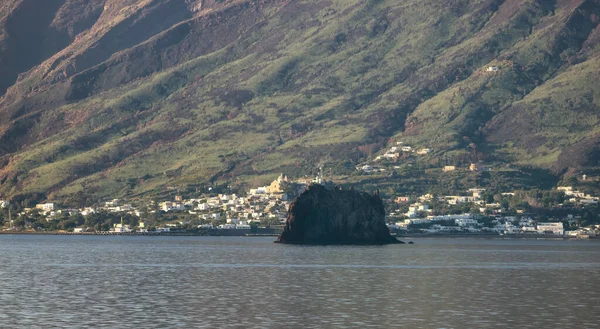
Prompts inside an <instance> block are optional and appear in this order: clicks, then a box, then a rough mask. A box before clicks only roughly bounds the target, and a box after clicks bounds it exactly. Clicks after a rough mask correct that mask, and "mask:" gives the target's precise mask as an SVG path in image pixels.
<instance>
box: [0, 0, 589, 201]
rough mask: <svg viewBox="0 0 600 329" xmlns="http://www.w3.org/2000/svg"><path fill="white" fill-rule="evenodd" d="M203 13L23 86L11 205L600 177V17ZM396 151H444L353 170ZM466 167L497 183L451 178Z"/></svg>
mask: <svg viewBox="0 0 600 329" xmlns="http://www.w3.org/2000/svg"><path fill="white" fill-rule="evenodd" d="M191 3H192V2H185V4H184V3H183V2H182V4H181V5H173V6H156V7H152V6H150V2H149V1H148V2H139V3H138V4H137V5H136V6H128V5H117V6H115V8H110V9H107V12H105V13H103V15H102V16H100V17H99V18H97V21H95V23H89V22H88V23H89V24H88V25H89V26H90V29H89V30H87V31H86V32H83V33H82V34H81V35H80V36H79V37H78V38H74V37H73V38H71V39H69V40H70V41H69V42H71V44H70V45H68V46H66V47H67V48H66V51H65V52H64V54H61V56H55V57H54V58H50V55H48V56H47V59H46V58H45V59H46V60H45V61H41V63H35V62H31V63H30V65H31V66H32V67H34V68H35V69H33V70H30V71H28V72H26V73H25V71H26V70H23V72H21V73H23V75H22V76H21V78H20V80H19V81H18V82H16V83H14V81H12V82H11V83H14V85H13V86H12V87H11V89H10V90H9V91H8V92H7V93H6V94H5V95H4V97H3V98H2V100H1V102H0V114H1V116H2V118H3V119H0V195H2V196H16V195H21V194H27V193H42V194H43V195H44V196H45V197H46V198H48V199H53V200H72V201H73V202H76V200H78V199H81V196H82V195H90V198H91V199H92V200H93V199H96V200H97V199H98V198H101V197H107V196H111V197H122V196H126V197H130V198H133V197H148V196H151V195H159V194H161V193H164V192H165V190H167V187H173V186H174V187H177V188H179V189H185V188H186V186H192V185H193V186H197V185H200V184H207V185H214V186H221V185H222V186H228V185H232V186H234V187H235V188H239V189H242V188H244V187H248V186H256V185H258V184H262V183H265V182H267V181H269V180H272V179H273V177H274V176H276V175H277V174H278V173H279V172H282V171H283V172H286V173H287V174H289V175H290V176H293V177H302V176H304V175H313V174H314V173H315V170H316V169H317V168H318V167H319V166H320V165H324V166H325V167H326V168H330V169H331V175H332V176H334V177H335V179H336V181H339V182H341V183H342V184H358V185H362V186H364V187H365V188H367V189H372V188H375V187H376V186H377V187H380V188H381V189H382V191H384V192H385V193H402V192H407V193H408V192H414V193H418V192H426V191H428V190H432V189H438V190H441V191H448V192H450V191H452V190H458V189H460V188H463V187H473V186H489V185H491V186H492V188H496V187H498V188H501V187H502V188H523V189H528V188H532V187H541V188H547V187H549V186H554V184H556V182H558V180H559V179H560V178H561V177H562V175H563V174H565V175H567V176H569V175H572V174H575V173H577V172H578V171H579V170H584V169H585V170H586V171H589V172H594V170H597V169H598V167H599V165H598V154H600V151H599V148H598V147H597V145H596V141H598V139H599V138H600V137H598V136H600V131H599V128H598V126H599V125H598V122H599V121H600V117H598V113H600V112H599V111H598V109H599V107H600V102H599V101H598V100H599V99H600V94H599V92H600V89H599V88H598V87H597V86H596V84H595V81H594V79H595V76H596V75H597V72H598V71H599V70H600V57H599V54H600V48H599V47H598V42H597V41H595V40H598V34H599V33H600V32H599V30H598V28H597V26H598V23H599V22H600V19H598V17H600V9H598V6H597V5H595V2H594V1H583V2H582V3H581V4H578V5H576V4H568V5H567V4H562V3H561V4H554V3H553V2H550V3H546V2H543V3H542V2H540V1H534V0H527V1H512V0H507V1H497V0H488V1H468V0H443V1H439V0H436V1H434V0H408V1H391V0H367V1H363V0H348V1H337V0H336V1H323V0H301V1H293V2H290V3H285V2H281V1H275V0H270V1H254V0H247V1H237V0H236V1H219V2H216V3H214V4H213V3H211V4H208V5H207V6H208V7H206V8H203V11H201V12H199V13H194V12H193V11H192V10H191V8H192V6H193V4H191ZM12 5H13V4H7V5H6V6H5V7H2V9H0V13H5V12H9V11H10V10H11V9H10V8H12V7H11V6H12ZM188 5H189V6H188ZM15 6H16V4H15ZM167 7H168V8H167ZM7 8H8V9H7ZM97 9H98V8H95V7H94V8H89V9H86V10H88V11H90V12H94V10H97ZM49 10H50V9H49ZM52 10H55V9H54V8H52ZM56 10H58V9H56ZM84 12H86V11H84ZM50 13H52V11H51V10H50ZM167 13H168V14H169V15H166V14H167ZM63 14H64V13H63ZM163 14H165V15H164V17H168V18H167V19H162V17H163ZM3 17H4V16H3V15H0V25H2V24H4V23H3V22H4V21H5V20H4V18H3ZM77 17H79V16H77ZM85 17H88V16H85ZM90 17H91V16H90ZM60 22H63V21H60ZM6 24H8V23H6ZM3 27H4V26H3ZM5 30H6V29H5V28H3V29H0V44H2V45H4V44H3V42H8V41H6V40H9V39H10V38H11V37H15V36H10V35H9V36H8V37H5V38H3V37H2V36H5V34H6V33H8V32H6V31H9V30H6V31H5ZM9 32H10V31H9ZM3 40H4V41H3ZM34 41H35V40H32V42H34ZM2 65H4V64H3V63H0V71H1V70H2ZM488 66H498V67H499V70H498V72H487V71H486V69H487V68H488ZM391 141H404V142H405V143H406V144H410V145H413V146H415V147H429V148H432V149H433V150H434V152H433V153H432V154H430V155H428V156H427V157H423V158H422V159H421V158H419V159H415V158H414V157H411V158H406V159H401V160H400V163H398V164H399V165H400V169H397V170H396V173H395V174H393V175H390V174H391V173H390V172H387V173H386V174H385V175H383V174H382V175H380V176H377V175H364V174H360V173H358V172H356V171H355V170H354V169H353V168H354V167H355V166H356V165H358V164H360V163H362V162H364V161H366V160H368V159H371V158H372V157H373V156H375V155H377V153H378V152H379V151H380V150H382V149H383V148H385V147H387V146H389V145H388V144H390V143H391ZM569 152H570V153H569ZM449 158H450V159H451V160H450V161H451V162H452V164H457V165H461V166H466V165H468V163H470V162H477V161H484V162H485V163H486V164H487V165H489V166H491V167H493V168H494V170H493V171H492V172H489V173H461V174H450V175H447V174H444V173H442V172H441V169H440V168H441V167H442V166H443V165H445V164H447V162H448V159H449ZM486 184H487V185H486Z"/></svg>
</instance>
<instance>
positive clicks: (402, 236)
mask: <svg viewBox="0 0 600 329" xmlns="http://www.w3.org/2000/svg"><path fill="white" fill-rule="evenodd" d="M396 237H397V238H400V239H406V238H408V239H410V238H478V239H503V240H510V239H529V240H598V239H600V237H596V236H593V237H580V236H571V235H550V234H503V235H500V234H443V233H442V234H437V233H414V234H398V235H396Z"/></svg>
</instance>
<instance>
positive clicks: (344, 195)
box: [276, 185, 402, 244]
mask: <svg viewBox="0 0 600 329" xmlns="http://www.w3.org/2000/svg"><path fill="white" fill-rule="evenodd" d="M276 242H277V243H289V244H392V243H402V242H400V241H398V240H397V239H396V238H394V237H392V236H391V235H390V232H389V230H388V228H387V226H386V225H385V208H384V206H383V202H382V201H381V199H380V198H379V195H377V194H376V195H373V196H372V195H369V194H367V193H364V192H354V191H343V190H339V189H334V190H328V189H326V188H325V187H323V186H322V185H311V186H310V187H309V188H308V190H306V191H305V192H304V193H302V194H301V195H300V196H299V197H298V198H297V199H296V200H294V202H292V204H291V205H290V209H289V213H288V218H287V221H286V225H285V228H284V230H283V232H282V233H281V235H280V236H279V238H278V239H277V241H276Z"/></svg>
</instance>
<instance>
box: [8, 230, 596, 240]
mask: <svg viewBox="0 0 600 329" xmlns="http://www.w3.org/2000/svg"><path fill="white" fill-rule="evenodd" d="M215 233H217V232H202V233H188V232H156V233H155V232H143V233H142V232H129V233H114V232H81V233H75V232H19V231H0V235H62V236H155V237H158V236H207V237H216V236H226V237H277V236H278V234H275V233H248V232H239V233H243V234H236V235H232V234H231V233H230V232H222V233H224V234H215ZM219 233H220V232H219ZM394 237H395V238H397V239H416V238H426V239H430V238H433V239H435V238H446V239H447V238H455V239H464V238H476V239H495V240H496V239H502V240H512V239H528V240H600V236H593V237H587V238H586V237H578V236H564V235H561V236H552V235H543V234H511V235H499V234H435V233H415V234H396V235H395V236H394Z"/></svg>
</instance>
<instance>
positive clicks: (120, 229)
mask: <svg viewBox="0 0 600 329" xmlns="http://www.w3.org/2000/svg"><path fill="white" fill-rule="evenodd" d="M113 230H114V232H115V233H129V232H133V230H132V229H131V226H129V225H125V224H114V226H113Z"/></svg>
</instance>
